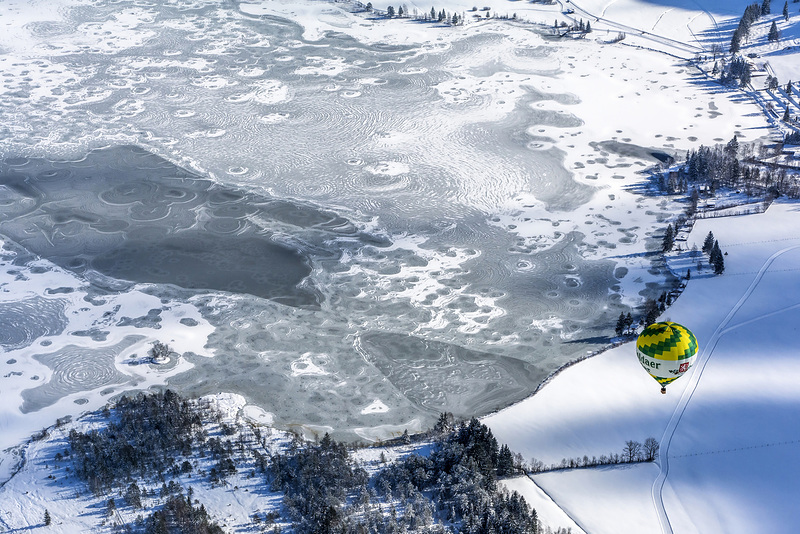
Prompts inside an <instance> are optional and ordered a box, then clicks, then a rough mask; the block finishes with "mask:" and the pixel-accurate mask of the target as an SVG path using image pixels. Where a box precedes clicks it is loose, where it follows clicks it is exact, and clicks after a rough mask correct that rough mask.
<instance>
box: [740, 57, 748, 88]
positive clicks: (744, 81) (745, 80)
mask: <svg viewBox="0 0 800 534" xmlns="http://www.w3.org/2000/svg"><path fill="white" fill-rule="evenodd" d="M748 85H750V64H749V63H747V62H745V68H744V70H743V71H742V75H741V77H740V78H739V86H740V87H746V86H748Z"/></svg>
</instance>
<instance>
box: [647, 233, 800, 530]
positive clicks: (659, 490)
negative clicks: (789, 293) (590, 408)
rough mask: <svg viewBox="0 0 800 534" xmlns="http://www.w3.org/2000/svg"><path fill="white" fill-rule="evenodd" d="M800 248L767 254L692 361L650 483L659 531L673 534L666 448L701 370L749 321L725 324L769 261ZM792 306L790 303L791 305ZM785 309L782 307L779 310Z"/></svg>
mask: <svg viewBox="0 0 800 534" xmlns="http://www.w3.org/2000/svg"><path fill="white" fill-rule="evenodd" d="M798 248H800V245H793V246H791V247H786V248H784V249H781V250H779V251H777V252H775V253H774V254H773V255H772V256H770V257H769V258H768V259H767V260H766V261H765V262H764V265H762V266H761V269H760V270H759V271H758V273H757V274H756V277H755V278H754V279H753V281H752V282H751V283H750V286H749V287H748V288H747V291H745V292H744V294H743V295H742V297H741V298H740V299H739V301H738V302H737V303H736V304H734V306H733V307H732V308H731V310H730V311H729V312H728V314H727V315H726V316H725V318H724V319H723V320H722V321H721V322H720V324H719V325H718V326H717V328H716V330H714V334H713V335H712V336H711V339H709V341H708V343H707V344H706V346H705V348H704V349H703V352H702V353H701V354H700V356H699V357H698V358H697V363H696V364H695V366H694V367H695V371H694V372H693V373H692V374H691V376H689V383H688V384H687V387H686V389H685V390H684V391H683V395H681V398H680V400H679V401H678V405H677V406H676V407H675V411H674V412H673V413H672V417H671V418H670V420H669V422H668V423H667V427H666V429H665V430H664V434H663V435H662V436H661V454H660V456H659V473H658V477H656V480H655V482H654V483H653V489H652V497H653V505H654V506H655V509H656V513H657V514H658V520H659V523H660V524H661V531H662V532H663V533H664V534H673V531H672V524H671V523H670V520H669V515H668V514H667V510H666V508H665V507H664V497H663V490H664V484H665V483H666V481H667V476H668V475H669V447H670V444H671V443H672V438H673V437H674V436H675V430H676V429H677V428H678V424H680V422H681V418H682V417H683V414H684V412H685V411H686V407H687V406H688V404H689V401H690V400H692V397H693V396H694V392H695V391H696V390H697V386H698V384H699V383H700V378H701V377H702V376H703V371H704V370H705V366H706V364H707V363H708V360H709V359H710V358H711V354H712V353H713V352H714V349H715V348H716V346H717V343H719V340H720V339H721V338H722V336H723V335H725V334H726V333H728V332H730V331H731V330H733V329H735V328H739V327H740V326H743V325H745V324H747V323H749V322H752V321H745V322H744V323H741V324H737V325H734V326H733V327H730V328H729V327H728V324H729V323H730V322H731V320H732V319H733V317H734V316H735V315H736V313H737V312H738V311H739V310H740V309H741V308H742V306H744V304H745V303H746V302H747V300H748V299H749V298H750V295H752V294H753V291H755V289H756V287H757V286H758V284H759V283H760V282H761V279H762V278H763V277H764V275H765V274H766V273H767V271H768V270H769V268H770V266H771V265H772V263H773V262H774V261H775V260H776V259H778V258H779V257H780V256H781V255H782V254H785V253H786V252H789V251H791V250H795V249H798ZM792 307H794V306H790V308H792ZM780 311H785V310H780ZM774 313H775V312H771V313H768V314H765V315H763V316H760V317H758V319H761V318H763V317H766V316H769V315H773V314H774Z"/></svg>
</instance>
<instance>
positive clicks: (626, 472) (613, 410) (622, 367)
mask: <svg viewBox="0 0 800 534" xmlns="http://www.w3.org/2000/svg"><path fill="white" fill-rule="evenodd" d="M798 217H800V204H798V203H797V202H777V203H775V204H773V205H772V206H771V207H770V209H769V210H768V211H767V212H766V213H764V214H758V215H747V216H742V217H723V218H717V219H706V220H700V221H698V222H697V223H696V224H695V227H694V229H693V231H692V233H691V237H690V241H689V243H688V244H689V246H691V245H692V244H697V245H698V246H700V245H702V241H703V239H704V238H705V236H706V235H707V234H708V232H709V231H711V232H713V234H714V237H715V238H717V239H718V240H719V242H720V246H721V247H722V249H723V251H724V252H725V253H727V255H726V256H725V262H726V263H725V266H726V267H725V273H724V274H723V275H722V276H714V275H711V274H708V273H709V271H708V267H706V271H705V273H703V272H702V271H701V273H698V272H697V271H696V263H697V259H696V258H694V257H692V253H691V251H684V252H683V253H676V254H675V255H674V256H673V257H671V258H670V264H671V265H672V266H673V267H674V268H675V269H676V270H679V271H681V272H685V270H686V269H687V268H691V269H692V272H693V275H692V278H691V280H690V281H689V282H688V284H687V287H686V289H685V290H684V292H683V294H682V295H681V297H680V298H679V299H678V300H677V301H676V303H675V304H673V306H671V307H670V308H668V310H667V311H666V313H665V314H664V315H663V317H662V320H667V319H668V320H672V321H675V322H678V323H681V324H684V325H686V326H688V327H689V328H691V329H692V331H693V332H694V333H695V335H696V337H697V339H698V342H699V344H700V353H699V356H698V361H697V362H696V363H695V365H694V367H693V368H692V370H691V371H690V372H689V373H688V374H687V375H686V376H685V377H683V378H682V379H681V380H679V381H677V382H676V383H674V384H672V385H670V386H669V387H668V388H667V395H666V396H663V395H661V394H659V388H658V385H657V384H656V382H655V381H653V380H652V378H650V376H649V375H647V373H645V372H644V371H643V370H642V369H641V367H640V366H639V362H638V360H637V359H636V357H635V354H634V348H633V344H632V343H628V344H624V345H622V346H620V347H617V348H614V349H611V350H609V351H607V352H604V353H602V354H600V355H598V356H595V357H593V358H590V359H589V360H586V361H584V362H581V363H579V364H577V365H574V366H572V367H570V368H568V369H566V370H564V371H563V372H562V373H560V374H559V375H558V376H557V377H556V378H555V379H553V381H552V382H551V383H549V384H548V385H546V386H545V387H544V388H542V389H541V390H540V391H539V392H538V393H537V394H536V395H535V396H534V397H531V398H530V399H527V400H526V401H524V402H521V403H519V404H517V405H515V406H513V407H511V408H508V409H506V410H503V411H501V412H499V413H497V414H494V415H492V416H489V417H487V418H486V419H485V422H486V423H487V424H488V425H489V426H490V427H491V428H492V430H493V431H494V432H495V435H496V436H497V437H498V439H499V440H500V441H503V442H507V443H509V446H510V447H511V448H512V449H513V450H517V451H519V452H520V453H522V454H523V455H524V456H525V457H526V458H531V457H536V458H538V459H540V460H542V461H544V462H545V463H546V464H551V463H558V462H559V461H560V460H561V459H562V458H565V457H566V458H576V457H583V456H584V455H588V456H589V457H590V458H591V457H592V456H597V457H599V456H600V455H603V454H608V453H613V452H619V451H620V450H621V449H622V447H623V445H624V444H625V442H626V441H627V440H636V441H639V442H642V441H644V440H645V439H646V438H647V437H651V436H652V437H655V438H656V439H658V440H660V442H661V457H660V459H659V461H657V462H656V464H655V465H653V464H638V465H623V466H614V467H602V468H594V469H585V470H583V469H578V470H567V471H563V472H552V473H547V474H541V475H535V476H534V477H533V479H534V481H535V483H536V484H537V485H539V486H540V487H541V488H543V489H544V490H545V491H546V492H547V493H548V494H549V495H550V496H551V497H552V498H553V499H555V501H556V502H558V503H559V505H561V507H562V508H563V509H564V510H565V511H566V512H567V513H568V514H569V515H570V516H571V517H572V518H573V519H574V520H575V521H576V522H577V523H578V524H579V525H580V526H581V527H582V528H583V529H584V530H585V531H587V532H637V533H641V532H662V531H668V530H667V529H668V528H669V526H668V525H671V529H672V530H671V531H672V532H681V533H683V532H753V531H764V530H765V531H769V532H792V531H793V530H794V525H795V524H796V522H797V519H798V517H800V516H798V510H797V508H796V506H795V503H796V502H797V499H798V497H800V493H798V488H797V485H796V483H795V481H796V479H797V476H798V475H799V474H800V464H798V462H797V461H796V452H797V447H798V445H800V432H798V428H800V427H799V426H798V423H800V420H799V419H798V413H800V395H798V393H797V388H796V387H795V386H794V384H795V383H796V381H797V379H798V377H800V374H798V369H797V365H796V362H795V359H796V352H797V346H798V345H797V341H796V337H797V334H798V324H800V293H798V284H797V280H798V271H799V270H800V268H798V265H800V235H798V233H797V231H796V228H797V220H798ZM534 489H535V488H532V489H531V491H532V492H533V491H534ZM531 495H532V496H535V493H532V494H531ZM662 503H663V504H662ZM662 506H663V509H664V510H665V511H666V513H665V515H664V516H663V517H660V516H659V514H658V511H659V509H660V508H661V507H662ZM665 519H666V520H667V521H665ZM662 529H663V530H662Z"/></svg>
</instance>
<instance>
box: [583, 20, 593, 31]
mask: <svg viewBox="0 0 800 534" xmlns="http://www.w3.org/2000/svg"><path fill="white" fill-rule="evenodd" d="M584 31H585V32H586V33H592V23H591V22H589V21H588V20H587V21H586V29H585V30H584Z"/></svg>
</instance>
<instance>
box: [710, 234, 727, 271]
mask: <svg viewBox="0 0 800 534" xmlns="http://www.w3.org/2000/svg"><path fill="white" fill-rule="evenodd" d="M709 263H710V264H711V265H713V266H714V274H722V273H723V272H724V271H725V258H724V257H723V255H722V250H720V248H719V241H714V248H712V249H711V254H710V257H709Z"/></svg>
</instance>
